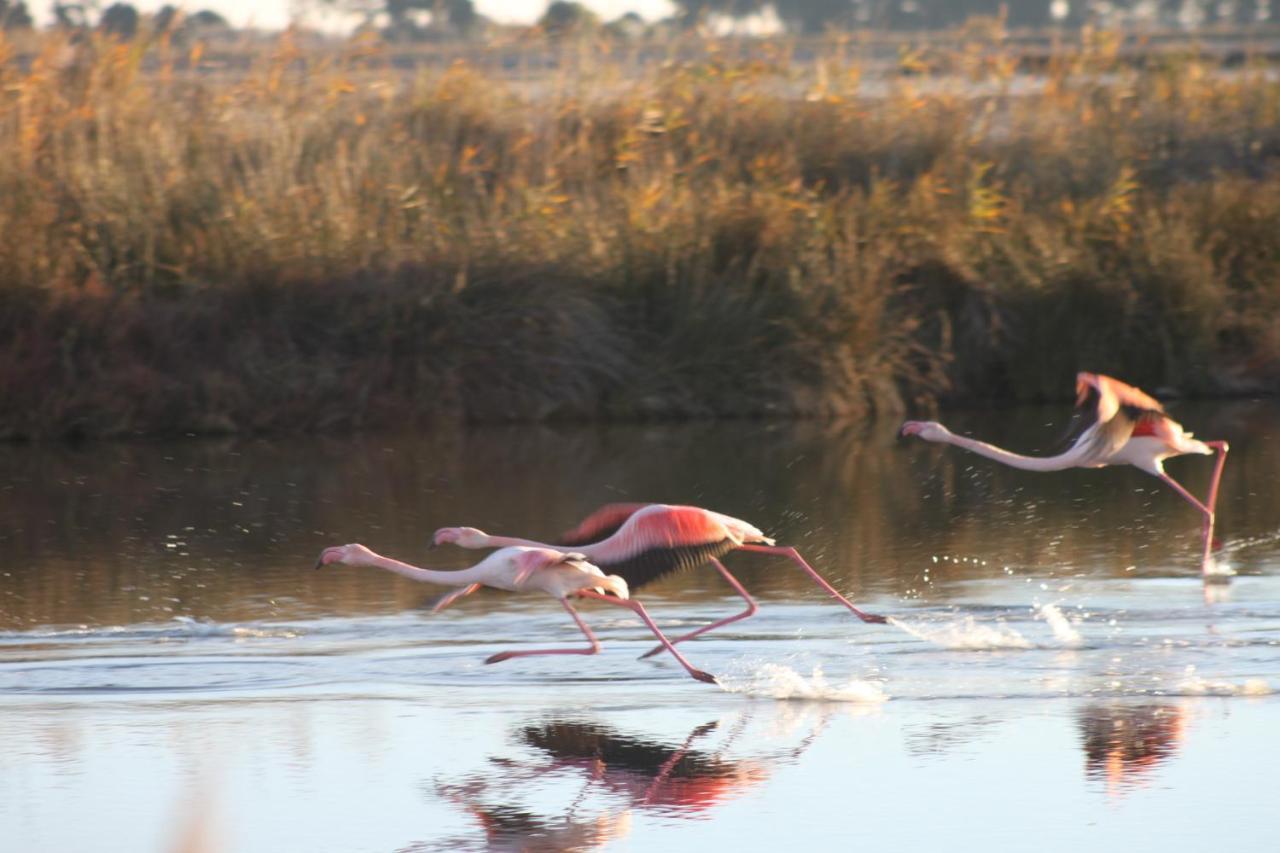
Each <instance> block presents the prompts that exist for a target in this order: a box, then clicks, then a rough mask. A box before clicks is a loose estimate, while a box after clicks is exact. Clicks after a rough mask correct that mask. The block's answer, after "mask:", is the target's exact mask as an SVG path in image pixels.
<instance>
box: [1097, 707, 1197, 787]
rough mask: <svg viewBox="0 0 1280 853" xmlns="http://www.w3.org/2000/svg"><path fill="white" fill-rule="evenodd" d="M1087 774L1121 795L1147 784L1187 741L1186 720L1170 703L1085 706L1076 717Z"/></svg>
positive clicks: (1181, 710)
mask: <svg viewBox="0 0 1280 853" xmlns="http://www.w3.org/2000/svg"><path fill="white" fill-rule="evenodd" d="M1078 722H1079V726H1080V739H1081V745H1082V746H1083V747H1084V754H1085V764H1084V768H1085V775H1086V776H1087V777H1088V778H1090V779H1098V780H1102V781H1105V783H1106V786H1107V791H1108V792H1109V793H1112V794H1119V793H1122V792H1124V791H1125V790H1126V789H1128V788H1132V787H1134V786H1137V785H1141V784H1144V783H1147V782H1149V781H1150V779H1151V777H1152V776H1153V774H1154V771H1155V770H1156V768H1157V767H1159V766H1160V765H1161V764H1163V763H1164V762H1166V761H1168V760H1170V759H1171V758H1172V757H1173V756H1174V755H1175V754H1176V753H1177V751H1178V749H1179V747H1180V746H1181V745H1182V742H1183V740H1184V739H1185V737H1186V729H1187V720H1186V718H1185V714H1184V711H1183V709H1182V708H1181V707H1179V706H1177V705H1174V704H1171V703H1158V704H1138V705H1135V704H1107V705H1087V706H1085V707H1083V708H1081V709H1080V711H1079V713H1078Z"/></svg>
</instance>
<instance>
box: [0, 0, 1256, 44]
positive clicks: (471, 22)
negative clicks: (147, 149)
mask: <svg viewBox="0 0 1280 853" xmlns="http://www.w3.org/2000/svg"><path fill="white" fill-rule="evenodd" d="M323 5H324V6H325V7H327V8H329V9H333V10H338V11H345V12H348V13H350V14H351V15H352V17H353V18H354V19H356V20H358V21H360V22H361V23H359V24H358V26H357V29H358V31H360V32H377V33H379V34H381V35H382V36H383V37H385V38H386V39H388V40H390V41H441V40H455V39H482V38H485V37H488V36H491V35H493V34H494V33H495V32H499V31H503V30H509V29H512V27H510V26H504V25H499V24H495V23H494V22H492V21H490V20H489V19H488V18H486V17H485V16H484V15H482V14H480V12H479V11H478V10H477V9H476V6H475V2H474V0H375V2H369V0H324V3H323ZM673 5H674V7H675V14H674V15H672V16H671V17H670V18H667V19H663V20H657V21H646V20H644V19H643V18H641V17H640V16H639V15H638V14H636V13H634V12H631V13H627V14H625V15H622V16H620V17H618V18H616V19H614V20H609V21H605V20H602V19H601V18H600V17H599V16H598V15H597V14H596V13H595V12H593V11H592V10H591V8H590V7H589V6H587V5H584V4H583V3H581V2H577V0H549V2H548V3H547V5H546V8H545V10H544V12H543V13H542V15H541V16H540V17H539V18H538V21H537V24H536V27H537V29H539V30H540V31H542V32H543V33H544V34H547V35H551V36H557V37H558V36H565V35H570V34H587V35H592V34H603V35H606V36H610V37H615V38H623V39H632V38H643V37H648V38H655V37H656V38H663V37H669V36H671V35H673V34H675V33H678V32H682V31H684V32H687V31H690V30H700V29H704V28H707V27H711V28H717V27H719V28H723V26H724V25H729V26H730V27H731V26H733V25H734V24H735V23H736V24H738V25H740V26H748V25H752V26H755V27H756V28H757V29H758V27H759V26H760V25H761V24H763V23H764V22H766V21H767V22H771V23H773V24H774V25H775V26H780V27H782V28H783V29H785V30H786V31H788V32H790V33H793V34H806V35H815V34H820V33H823V32H827V31H831V30H844V31H856V30H864V29H875V30H892V31H899V32H910V31H922V30H946V29H952V28H956V27H959V26H962V25H964V24H965V23H966V22H968V21H972V20H975V19H985V20H990V21H998V22H1000V23H1001V24H1002V25H1003V26H1006V27H1009V28H1014V29H1044V28H1047V27H1057V28H1064V29H1072V28H1079V27H1081V26H1084V25H1100V26H1108V27H1109V26H1130V25H1136V24H1145V25H1156V26H1161V27H1166V28H1173V29H1183V30H1189V29H1196V28H1200V27H1214V26H1218V25H1231V26H1237V27H1247V26H1251V25H1255V24H1260V23H1267V22H1270V23H1274V24H1280V0H673ZM98 8H99V7H98V6H97V5H96V4H93V3H65V2H56V3H54V5H53V12H54V18H55V23H54V26H56V27H57V28H60V29H63V30H66V31H78V32H85V31H89V30H92V29H97V30H98V31H100V32H104V33H109V34H112V35H114V36H117V37H121V38H126V39H132V38H135V37H136V36H137V35H139V34H141V33H143V32H146V33H150V34H153V35H154V34H164V33H169V34H177V33H189V32H190V31H193V30H194V31H199V32H203V33H204V34H206V35H208V34H210V33H216V32H219V31H222V32H228V31H229V30H230V28H229V26H228V25H227V22H226V21H225V20H224V19H223V18H222V17H221V16H220V15H218V14H217V13H216V12H212V11H208V10H203V11H199V12H195V13H193V14H190V15H187V14H184V13H182V12H180V11H179V10H178V8H177V7H175V6H172V5H166V6H163V7H161V8H160V9H159V10H158V11H157V12H155V13H154V14H149V15H144V14H140V13H139V12H138V10H137V8H136V7H135V6H133V5H132V4H130V3H128V2H115V3H112V4H110V5H108V6H106V7H105V8H103V9H102V10H101V12H100V13H99V14H96V18H95V12H96V10H97V9H98ZM33 25H34V22H33V19H32V16H31V14H30V11H29V9H28V6H27V3H26V0H16V2H15V0H0V29H4V30H10V31H12V30H20V29H31V28H32V27H33Z"/></svg>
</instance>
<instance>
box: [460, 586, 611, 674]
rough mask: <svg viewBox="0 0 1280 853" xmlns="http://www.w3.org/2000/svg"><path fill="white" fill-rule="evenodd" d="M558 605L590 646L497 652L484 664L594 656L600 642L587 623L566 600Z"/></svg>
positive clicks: (562, 600) (485, 660)
mask: <svg viewBox="0 0 1280 853" xmlns="http://www.w3.org/2000/svg"><path fill="white" fill-rule="evenodd" d="M560 603H561V604H563V605H564V609H565V610H568V611H569V615H570V616H572V617H573V621H574V622H577V623H578V627H579V628H581V629H582V633H583V634H585V635H586V637H587V642H589V643H590V644H591V645H589V646H587V647H586V648H585V649H582V648H578V649H530V650H529V651H524V652H498V653H497V654H496V655H489V657H487V658H485V659H484V662H485V663H501V662H502V661H504V660H511V659H512V658H526V657H531V656H533V655H594V654H596V653H597V652H599V651H600V641H599V640H597V639H596V635H595V634H593V633H591V629H590V628H588V627H587V623H586V622H583V621H582V617H581V616H579V615H578V611H576V610H574V609H573V605H572V604H570V603H569V601H568V599H564V598H562V599H560Z"/></svg>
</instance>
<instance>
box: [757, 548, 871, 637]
mask: <svg viewBox="0 0 1280 853" xmlns="http://www.w3.org/2000/svg"><path fill="white" fill-rule="evenodd" d="M738 547H739V548H741V549H742V550H744V551H760V552H761V553H764V554H779V555H781V556H783V557H786V558H788V559H790V560H795V561H796V563H797V564H799V566H800V568H802V569H804V570H805V572H806V573H808V575H809V577H811V578H813V579H814V580H815V581H817V582H818V586H820V587H822V588H823V589H825V590H826V591H827V592H829V593H830V594H831V596H832V598H834V599H835V600H836V601H839V602H840V603H841V604H843V605H844V606H845V607H847V608H849V610H850V611H851V612H852V613H853V615H854V616H857V617H858V618H859V619H861V620H862V621H863V622H875V623H877V624H881V623H884V622H888V621H889V620H888V619H885V618H884V617H883V616H877V615H876V614H874V613H864V612H863V611H861V610H859V609H858V608H856V607H854V606H853V603H852V602H850V601H849V599H847V598H845V597H844V596H843V595H841V594H840V593H838V592H836V588H835V587H833V586H832V585H831V584H829V583H827V582H826V580H825V579H824V578H823V577H822V575H820V574H818V573H817V572H816V571H814V568H813V566H811V565H809V564H808V563H806V562H805V561H804V557H801V556H800V552H799V551H797V550H796V549H795V548H791V547H789V546H782V545H739V546H738Z"/></svg>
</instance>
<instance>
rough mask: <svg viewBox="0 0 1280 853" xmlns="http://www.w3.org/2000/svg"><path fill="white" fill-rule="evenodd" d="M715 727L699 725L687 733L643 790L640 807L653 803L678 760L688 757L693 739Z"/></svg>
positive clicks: (712, 724) (713, 724)
mask: <svg viewBox="0 0 1280 853" xmlns="http://www.w3.org/2000/svg"><path fill="white" fill-rule="evenodd" d="M715 727H716V724H715V723H711V724H710V726H707V725H701V726H698V727H697V728H696V729H694V730H693V731H691V732H689V736H688V737H687V738H685V739H684V743H682V744H680V747H679V748H678V749H676V750H675V751H674V752H672V753H671V757H670V758H668V759H667V760H666V761H664V762H662V766H661V767H659V768H658V773H657V775H656V776H654V777H653V781H652V782H651V783H649V787H648V788H645V790H644V796H643V797H642V798H641V799H640V804H641V805H648V804H649V803H651V802H652V801H653V797H654V794H656V793H657V792H658V789H659V788H660V787H662V785H663V784H664V783H666V781H667V777H668V776H670V775H671V771H672V770H674V769H675V767H676V765H677V764H679V763H680V759H682V758H684V757H685V756H686V755H688V753H689V747H690V745H691V744H692V743H693V741H694V739H695V738H697V737H700V736H701V735H704V734H706V733H707V732H708V731H711V729H714V728H715Z"/></svg>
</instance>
